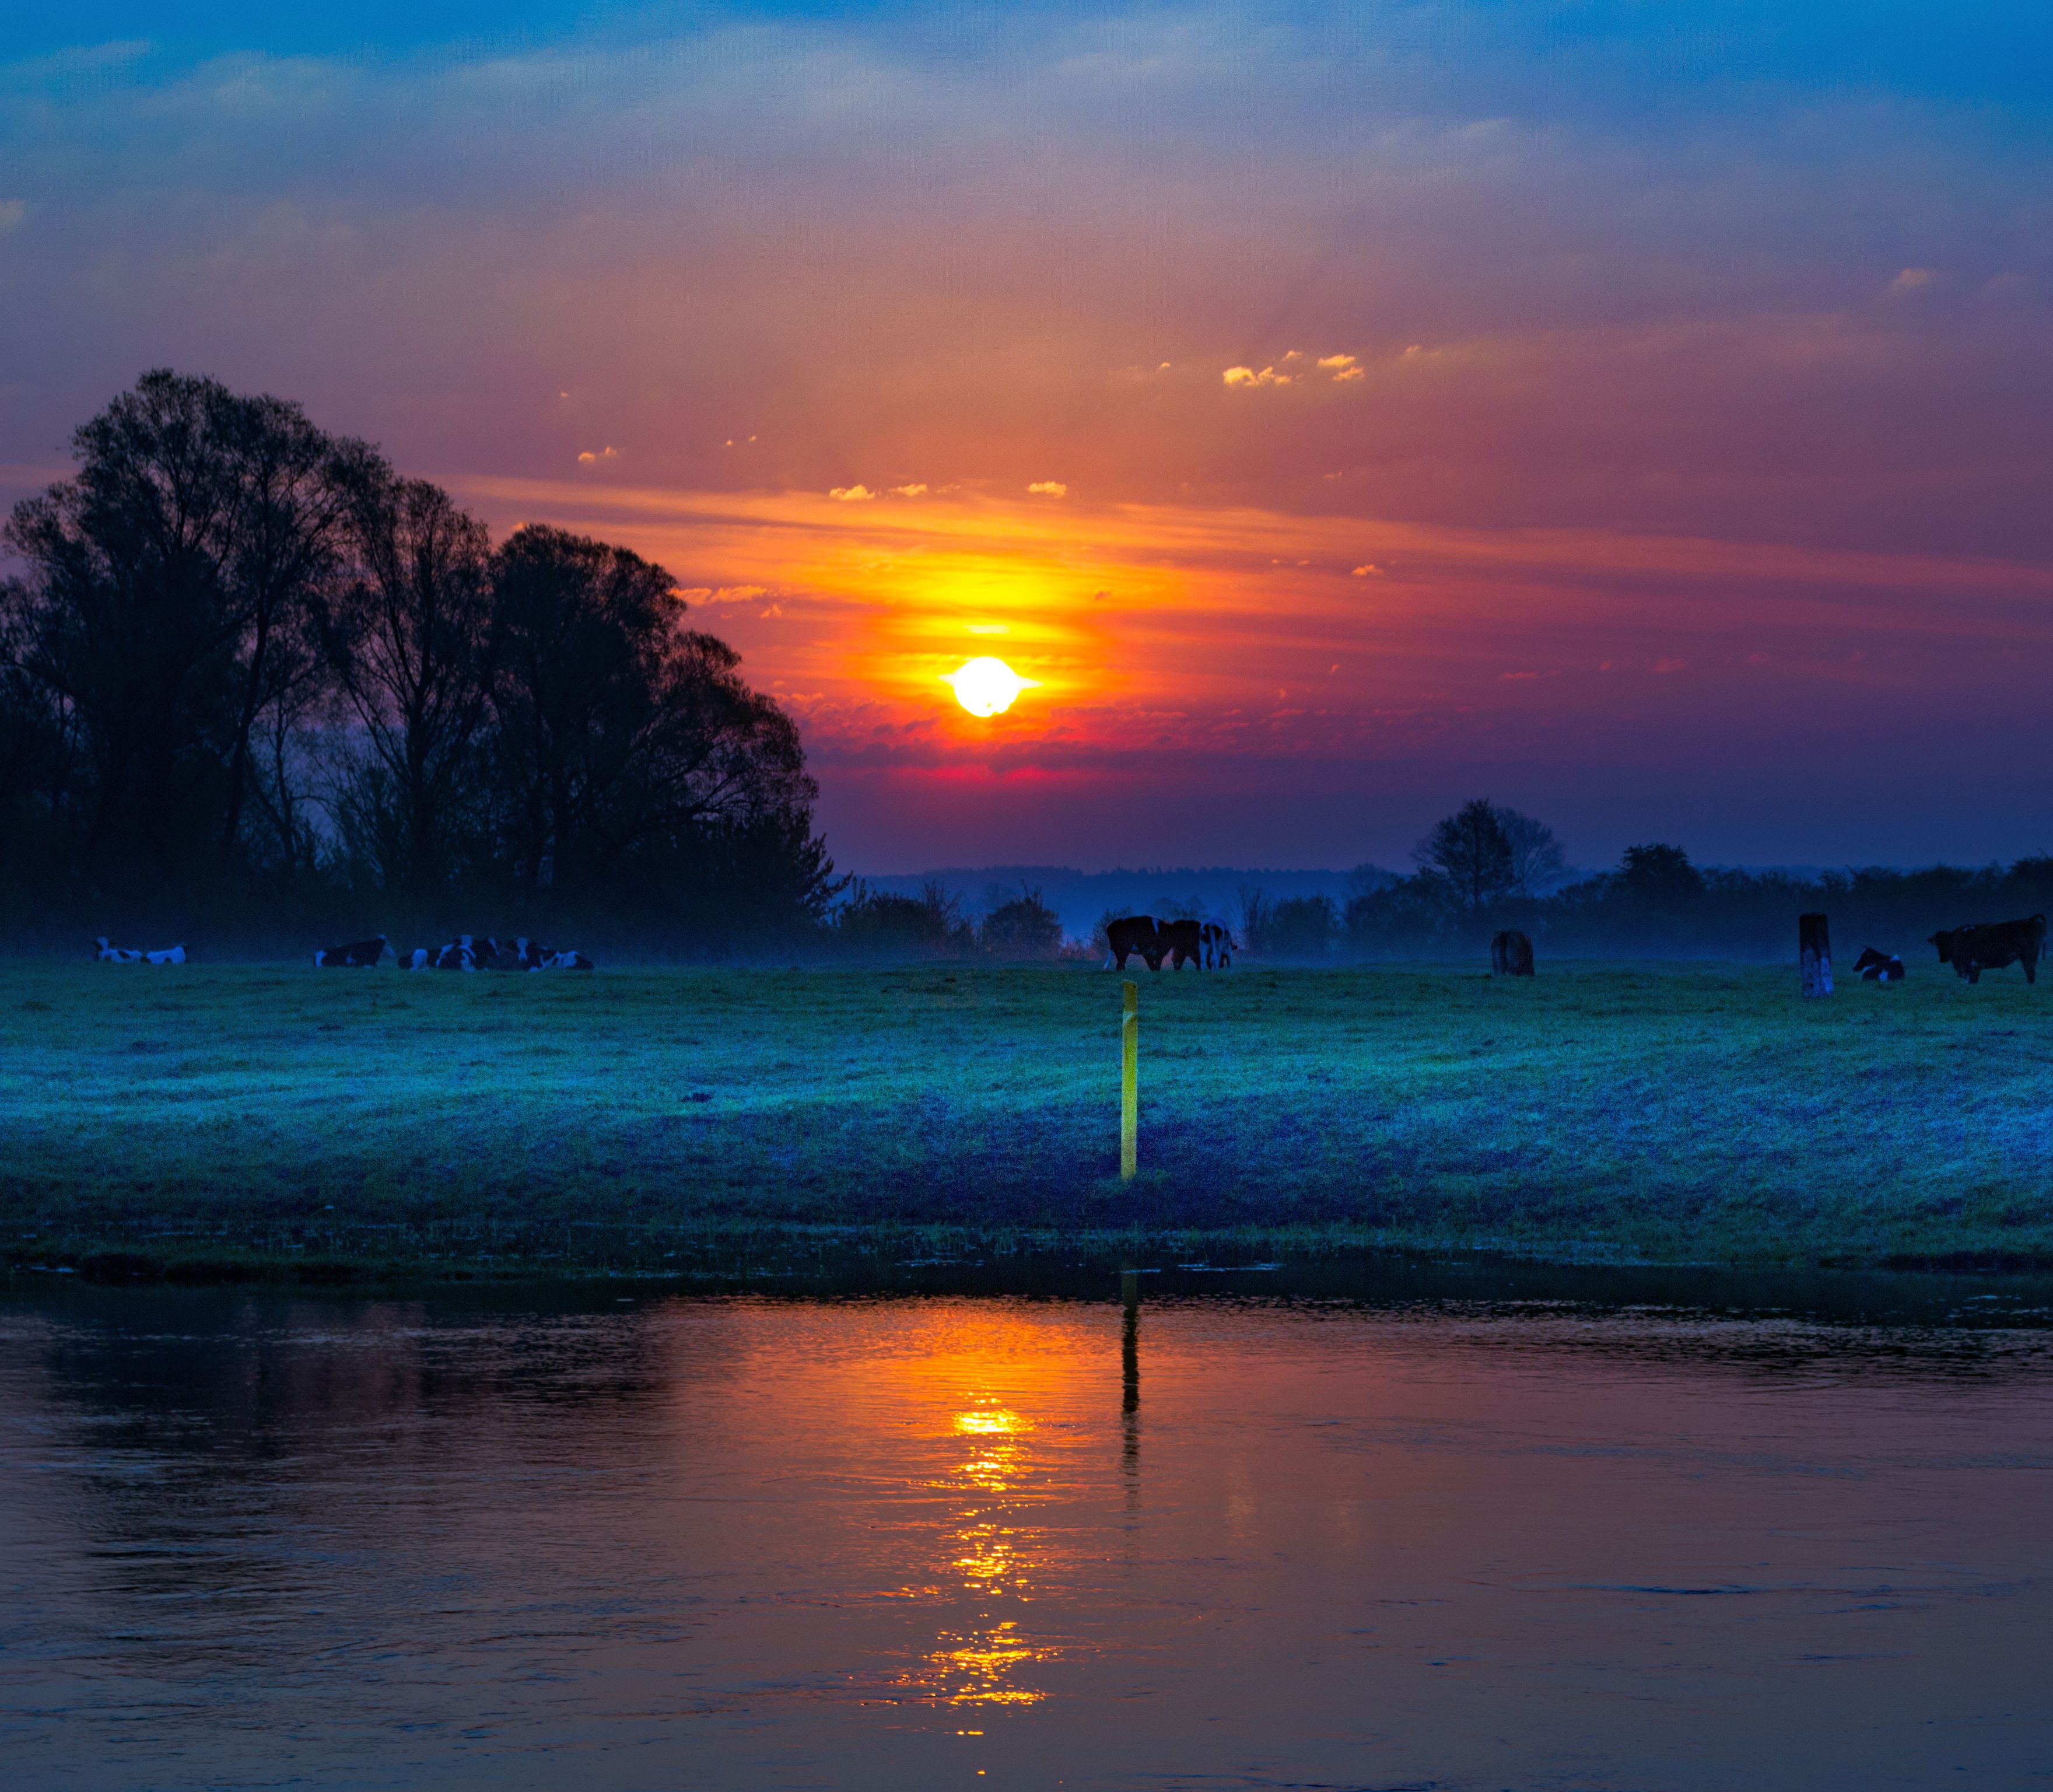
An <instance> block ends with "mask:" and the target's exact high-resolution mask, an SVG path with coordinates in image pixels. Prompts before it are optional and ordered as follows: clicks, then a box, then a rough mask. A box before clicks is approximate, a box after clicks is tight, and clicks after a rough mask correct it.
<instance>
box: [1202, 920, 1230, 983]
mask: <svg viewBox="0 0 2053 1792" xmlns="http://www.w3.org/2000/svg"><path fill="white" fill-rule="evenodd" d="M1198 937H1199V938H1200V939H1202V940H1203V941H1204V947H1205V969H1207V970H1208V971H1223V970H1224V969H1227V966H1229V965H1231V964H1232V963H1233V935H1232V934H1231V933H1230V932H1228V931H1227V929H1226V928H1225V927H1223V926H1222V925H1220V924H1219V922H1216V921H1207V922H1206V923H1205V924H1204V925H1203V926H1202V927H1200V928H1199V929H1198Z"/></svg>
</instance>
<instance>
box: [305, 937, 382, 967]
mask: <svg viewBox="0 0 2053 1792" xmlns="http://www.w3.org/2000/svg"><path fill="white" fill-rule="evenodd" d="M384 956H385V936H384V935H383V933H380V934H379V936H378V937H377V938H375V940H357V941H353V942H352V943H351V944H350V945H331V946H324V947H323V948H322V949H320V951H319V952H316V953H315V954H314V962H315V963H316V965H320V967H321V969H324V970H330V971H367V970H369V969H371V967H372V966H373V965H375V964H376V963H377V962H378V961H379V959H381V958H383V957H384Z"/></svg>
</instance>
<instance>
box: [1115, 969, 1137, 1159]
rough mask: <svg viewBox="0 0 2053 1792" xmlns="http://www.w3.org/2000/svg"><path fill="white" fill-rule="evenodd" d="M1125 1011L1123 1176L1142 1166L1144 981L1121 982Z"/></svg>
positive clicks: (1121, 1095)
mask: <svg viewBox="0 0 2053 1792" xmlns="http://www.w3.org/2000/svg"><path fill="white" fill-rule="evenodd" d="M1121 995H1122V996H1124V997H1125V1013H1124V1015H1123V1016H1122V1017H1121V1020H1120V1023H1119V1179H1120V1181H1122V1182H1130V1181H1132V1180H1133V1173H1134V1172H1135V1171H1136V1169H1139V1168H1140V984H1137V983H1128V984H1121Z"/></svg>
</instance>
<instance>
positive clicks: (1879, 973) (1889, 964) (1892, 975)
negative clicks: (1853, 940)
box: [1854, 946, 1903, 983]
mask: <svg viewBox="0 0 2053 1792" xmlns="http://www.w3.org/2000/svg"><path fill="white" fill-rule="evenodd" d="M1854 969H1855V970H1856V971H1858V972H1859V973H1860V979H1861V981H1862V982H1863V983H1901V982H1902V980H1903V961H1902V959H1901V958H1898V957H1895V956H1894V955H1893V954H1890V953H1880V952H1877V951H1876V950H1875V949H1874V947H1873V946H1868V947H1866V948H1864V949H1863V951H1862V953H1861V955H1860V957H1858V958H1856V959H1855V961H1854Z"/></svg>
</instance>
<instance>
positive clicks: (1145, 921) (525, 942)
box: [93, 914, 2046, 983]
mask: <svg viewBox="0 0 2053 1792" xmlns="http://www.w3.org/2000/svg"><path fill="white" fill-rule="evenodd" d="M1930 944H1931V945H1933V946H1935V947H1936V948H1937V950H1938V953H1939V962H1940V963H1941V964H1942V965H1952V966H1953V971H1954V974H1955V975H1956V976H1958V977H1965V978H1966V979H1967V980H1968V981H1969V982H1970V983H1979V982H1980V981H1981V977H1982V973H1983V972H1984V971H1994V970H2001V969H2003V968H2004V966H2005V965H2023V966H2024V980H2025V981H2026V982H2027V983H2036V982H2037V981H2038V980H2039V959H2040V957H2043V955H2044V953H2045V950H2046V917H2045V916H2044V915H2043V914H2035V915H2031V916H2029V917H2027V918H2026V919H2024V920H2023V921H1992V922H1979V923H1977V924H1976V925H1973V926H1969V927H1947V928H1942V929H1940V931H1939V932H1937V933H1934V934H1933V935H1932V936H1931V938H1930ZM388 951H391V946H390V945H389V944H388V942H387V940H386V937H385V936H384V935H383V933H380V934H379V935H378V936H377V937H375V938H373V939H368V940H357V941H352V942H351V944H350V945H331V946H324V947H323V948H322V949H321V950H320V951H319V952H316V953H315V954H314V962H315V964H316V965H320V966H321V967H322V968H324V969H331V970H368V969H371V967H372V966H373V965H379V964H382V963H383V961H384V957H385V954H386V953H387V952H388ZM1233 953H1234V938H1233V935H1232V934H1231V933H1229V932H1228V931H1227V929H1225V928H1224V927H1223V926H1221V925H1219V922H1216V921H1157V920H1156V918H1154V916H1152V914H1130V915H1127V916H1125V918H1122V919H1121V920H1118V921H1111V922H1106V923H1105V969H1107V970H1112V969H1115V968H1116V969H1120V970H1122V971H1123V970H1125V969H1126V961H1127V960H1128V959H1129V958H1131V957H1139V958H1140V959H1141V960H1142V961H1144V963H1145V964H1146V965H1147V966H1148V969H1149V970H1151V971H1159V970H1160V969H1161V968H1162V961H1163V960H1164V959H1165V958H1166V959H1168V960H1169V961H1170V968H1171V969H1172V970H1179V971H1180V970H1181V969H1183V968H1184V966H1185V965H1196V966H1198V968H1199V969H1201V970H1207V971H1223V970H1224V969H1226V968H1227V966H1228V965H1231V964H1232V962H1233ZM393 956H394V957H395V960H396V961H397V962H398V966H399V969H401V970H402V971H588V970H590V969H591V960H590V959H589V958H587V957H585V955H584V954H583V953H581V952H559V951H557V950H556V949H555V948H554V947H552V946H546V945H543V944H542V943H541V941H539V940H531V939H528V938H526V937H520V938H516V939H512V940H508V941H506V942H504V944H501V943H500V941H497V940H495V939H492V938H489V937H487V936H485V935H484V934H475V933H459V934H457V937H455V938H454V939H453V940H452V941H449V944H448V945H445V946H442V947H439V948H436V947H430V946H424V945H423V946H416V947H414V949H413V950H412V951H411V952H401V953H394V954H393ZM93 957H96V958H98V959H100V960H103V961H105V962H107V963H108V964H115V965H143V964H148V965H183V963H185V961H186V949H185V948H184V947H183V945H173V946H166V947H163V949H160V950H159V951H155V952H145V951H143V950H142V949H140V948H139V947H135V946H125V945H109V944H108V941H107V937H106V936H105V935H104V934H102V935H101V936H100V937H99V938H98V939H96V940H95V941H93ZM1490 968H1491V969H1493V970H1494V971H1495V972H1496V973H1498V976H1500V977H1504V976H1510V977H1530V976H1532V974H1533V942H1532V941H1530V940H1529V939H1528V938H1527V937H1525V934H1523V933H1518V932H1517V931H1516V930H1512V931H1508V932H1505V933H1499V934H1498V936H1497V937H1496V938H1495V939H1494V940H1492V941H1490ZM1854 969H1855V970H1856V971H1857V972H1859V974H1860V977H1861V979H1862V980H1863V982H1867V983H1901V982H1902V980H1903V961H1902V959H1901V958H1899V957H1894V956H1893V955H1890V954H1887V953H1880V952H1878V951H1876V950H1875V949H1874V947H1873V946H1870V947H1868V948H1867V949H1866V950H1865V951H1863V953H1861V955H1860V957H1859V958H1857V959H1856V960H1855V961H1854Z"/></svg>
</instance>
